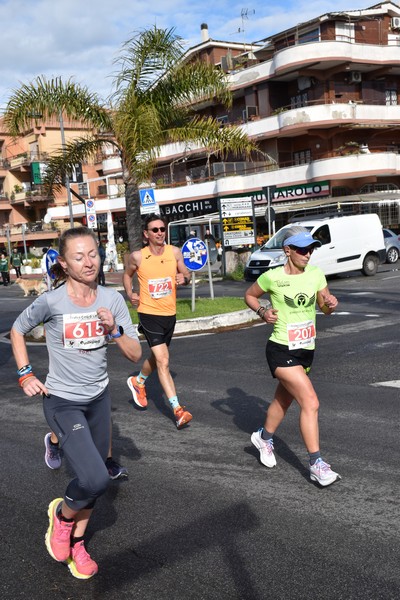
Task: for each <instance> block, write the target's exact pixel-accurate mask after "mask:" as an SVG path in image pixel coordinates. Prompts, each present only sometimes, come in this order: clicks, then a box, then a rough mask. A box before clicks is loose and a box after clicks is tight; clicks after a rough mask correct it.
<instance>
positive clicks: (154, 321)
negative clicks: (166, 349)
mask: <svg viewBox="0 0 400 600" xmlns="http://www.w3.org/2000/svg"><path fill="white" fill-rule="evenodd" d="M138 317H139V327H138V331H139V333H143V335H144V336H145V338H146V340H147V343H148V344H149V346H150V348H152V347H153V346H159V345H160V344H167V346H169V345H170V343H171V338H172V335H173V333H174V329H175V323H176V315H172V316H171V317H164V316H159V315H148V314H145V313H138Z"/></svg>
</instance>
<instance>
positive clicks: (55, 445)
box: [50, 438, 60, 448]
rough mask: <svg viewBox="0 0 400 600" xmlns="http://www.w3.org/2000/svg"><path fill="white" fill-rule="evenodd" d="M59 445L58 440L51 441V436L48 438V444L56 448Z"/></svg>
mask: <svg viewBox="0 0 400 600" xmlns="http://www.w3.org/2000/svg"><path fill="white" fill-rule="evenodd" d="M59 445H60V444H59V443H58V441H57V442H52V441H51V438H50V446H53V448H58V446H59Z"/></svg>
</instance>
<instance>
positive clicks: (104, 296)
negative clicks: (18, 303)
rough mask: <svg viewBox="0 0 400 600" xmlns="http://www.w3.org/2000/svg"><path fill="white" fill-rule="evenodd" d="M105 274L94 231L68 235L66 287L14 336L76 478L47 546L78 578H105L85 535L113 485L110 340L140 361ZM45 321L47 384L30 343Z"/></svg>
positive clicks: (60, 272)
mask: <svg viewBox="0 0 400 600" xmlns="http://www.w3.org/2000/svg"><path fill="white" fill-rule="evenodd" d="M99 267H100V257H99V253H98V246H97V241H96V238H95V236H94V234H93V232H92V231H91V230H90V229H88V228H86V227H76V228H74V229H69V230H66V231H64V232H63V233H62V235H61V237H60V247H59V257H58V262H57V265H54V266H53V270H54V271H55V272H56V277H57V279H58V280H59V281H60V280H63V281H64V283H63V284H61V285H57V287H56V288H55V289H54V290H52V291H50V292H48V293H46V294H42V295H41V296H39V297H38V298H37V299H36V300H35V301H34V302H33V303H32V304H31V305H30V306H28V308H26V309H25V310H24V311H23V312H22V313H21V315H20V316H19V317H18V318H17V320H16V321H15V323H14V325H13V327H12V329H11V343H12V349H13V353H14V357H15V361H16V363H17V369H18V371H17V372H18V375H19V385H20V386H21V388H22V389H23V392H24V393H25V394H26V395H27V396H30V397H33V396H36V395H38V394H40V395H42V396H43V408H44V413H45V417H46V419H47V422H48V424H49V426H50V428H51V429H52V431H54V432H56V434H57V437H58V439H59V440H60V443H61V447H62V450H63V453H64V455H65V456H66V458H67V460H68V463H69V465H70V467H71V469H73V470H74V472H75V477H74V478H73V479H72V481H70V483H69V484H68V486H67V489H66V491H65V494H64V497H63V498H56V499H54V500H53V501H52V502H50V505H49V508H48V516H49V527H48V530H47V533H46V537H45V543H46V548H47V550H48V552H49V554H50V555H51V556H52V557H53V558H54V559H55V560H56V561H59V562H67V564H68V567H69V569H70V571H71V573H72V575H74V577H77V578H78V579H88V578H90V577H92V576H93V575H95V574H96V573H97V571H98V566H97V564H96V562H95V561H94V560H93V559H92V558H91V557H90V555H89V554H88V552H87V550H86V548H85V543H84V536H85V532H86V528H87V525H88V522H89V519H90V516H91V514H92V511H93V508H94V506H95V503H96V500H97V498H99V497H100V496H101V495H102V494H103V493H104V492H105V491H106V489H107V486H108V483H109V481H110V479H109V474H108V471H107V467H106V465H105V459H106V457H107V451H108V447H109V440H110V419H111V408H110V393H109V389H108V383H109V378H108V373H107V345H108V340H109V339H110V338H112V339H114V340H115V342H116V344H117V346H118V349H119V350H120V352H121V353H122V354H123V355H124V356H125V357H126V358H128V359H129V360H131V361H133V362H136V361H138V360H139V359H140V357H141V348H140V344H139V341H138V338H137V335H136V331H135V328H134V327H133V325H132V321H131V318H130V315H129V311H128V308H127V306H126V303H125V301H124V299H123V297H122V295H121V294H120V293H119V292H117V291H116V290H114V289H111V288H110V289H109V288H108V289H107V290H106V289H105V288H104V287H102V286H98V284H97V277H98V272H99ZM42 322H43V323H44V327H45V332H46V345H47V349H48V353H49V373H48V375H47V378H46V381H45V383H43V382H42V381H41V380H40V379H38V378H37V377H36V376H35V375H34V374H33V369H32V366H31V365H30V363H29V358H28V352H27V345H26V341H25V335H26V334H27V333H28V332H29V331H30V330H31V329H33V328H34V327H36V326H37V325H38V324H39V323H42Z"/></svg>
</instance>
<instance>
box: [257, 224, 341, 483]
mask: <svg viewBox="0 0 400 600" xmlns="http://www.w3.org/2000/svg"><path fill="white" fill-rule="evenodd" d="M320 245H321V242H319V241H318V240H315V239H314V238H313V237H312V236H311V234H310V232H309V231H308V230H307V229H305V228H304V227H298V226H294V227H291V228H288V232H287V235H286V237H285V239H284V241H283V251H284V252H285V254H286V257H287V262H286V263H285V264H284V265H283V266H281V267H277V268H275V269H270V270H269V271H267V272H265V273H263V274H262V275H261V276H260V277H259V278H258V279H257V281H256V283H254V284H253V285H252V286H251V287H250V288H249V289H248V290H247V292H246V295H245V301H246V303H247V305H248V306H249V307H250V308H252V309H253V310H254V311H255V312H256V313H257V314H258V315H259V316H260V317H261V319H262V320H263V321H265V322H266V323H268V324H270V325H273V331H272V334H271V336H270V338H269V340H268V343H267V347H266V356H267V361H268V364H269V367H270V370H271V373H272V376H273V377H274V378H276V379H278V382H279V383H278V386H277V388H276V392H275V396H274V399H273V400H272V402H271V404H270V406H269V408H268V411H267V415H266V419H265V424H264V427H262V428H260V429H259V430H258V431H256V432H254V433H253V434H252V436H251V442H252V444H253V445H254V446H255V447H256V448H257V449H258V450H259V451H260V460H261V462H262V464H264V465H265V466H267V467H274V466H275V465H276V458H275V455H274V452H273V449H274V446H273V434H274V433H275V431H276V429H277V428H278V426H279V425H280V423H281V422H282V420H283V418H284V417H285V415H286V412H287V410H288V409H289V407H290V405H291V404H292V402H293V400H296V402H297V403H298V405H299V407H300V431H301V435H302V437H303V440H304V443H305V445H306V448H307V451H308V453H309V457H310V463H309V470H310V478H311V480H312V481H316V482H318V483H319V484H320V485H322V486H327V485H330V484H331V483H334V482H335V481H337V480H338V479H340V475H338V473H335V471H333V470H332V469H331V468H330V465H328V464H327V463H326V462H325V461H324V460H323V459H322V457H321V453H320V447H319V427H318V408H319V401H318V397H317V394H316V392H315V390H314V387H313V385H312V383H311V381H310V379H309V377H308V373H309V371H310V368H311V364H312V361H313V357H314V347H315V336H316V304H318V307H319V309H320V310H321V311H322V312H323V313H324V314H327V315H328V314H331V313H332V312H333V311H334V310H335V308H336V307H337V304H338V301H337V299H336V298H335V296H333V295H332V294H331V293H330V291H329V289H328V286H327V283H326V278H325V275H324V273H323V272H322V271H321V269H320V268H319V267H315V266H312V265H309V264H308V262H309V260H310V257H311V255H312V253H313V251H314V250H315V248H316V247H319V246H320ZM265 293H268V294H269V296H270V301H271V307H270V308H265V307H263V306H261V305H260V302H259V299H260V298H261V296H263V295H264V294H265Z"/></svg>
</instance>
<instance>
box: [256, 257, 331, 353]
mask: <svg viewBox="0 0 400 600" xmlns="http://www.w3.org/2000/svg"><path fill="white" fill-rule="evenodd" d="M257 283H258V285H259V286H260V288H261V289H262V290H263V291H264V292H267V293H268V294H269V296H270V299H271V304H272V306H273V308H276V309H277V310H278V311H279V312H278V320H277V322H276V323H275V325H274V330H273V332H272V334H271V336H270V338H269V339H270V340H271V341H273V342H276V343H277V344H284V345H285V346H288V347H289V349H290V350H296V349H300V348H304V349H306V350H313V349H314V348H315V333H316V332H315V315H316V300H317V292H319V291H321V290H323V289H324V288H325V287H326V286H327V283H326V278H325V275H324V273H323V272H322V271H321V269H320V268H319V267H314V266H313V265H307V266H306V268H305V269H304V273H301V274H298V275H287V274H286V273H285V271H284V267H283V266H282V267H277V268H276V269H270V270H269V271H267V272H266V273H263V274H262V275H260V277H259V278H258V279H257Z"/></svg>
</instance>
